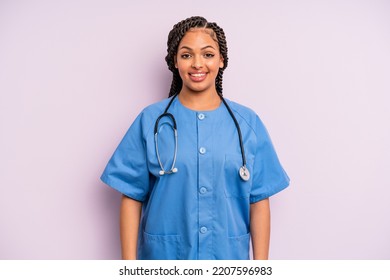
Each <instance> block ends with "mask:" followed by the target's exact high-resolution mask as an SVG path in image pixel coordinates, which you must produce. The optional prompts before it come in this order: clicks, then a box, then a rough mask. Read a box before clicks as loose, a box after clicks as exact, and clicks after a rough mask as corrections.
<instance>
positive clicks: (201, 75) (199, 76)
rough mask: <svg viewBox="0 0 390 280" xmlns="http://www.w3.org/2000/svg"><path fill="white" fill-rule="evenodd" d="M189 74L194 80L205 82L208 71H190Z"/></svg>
mask: <svg viewBox="0 0 390 280" xmlns="http://www.w3.org/2000/svg"><path fill="white" fill-rule="evenodd" d="M189 75H190V79H191V80H192V81H193V82H203V81H204V80H205V79H206V75H207V73H205V72H202V73H189Z"/></svg>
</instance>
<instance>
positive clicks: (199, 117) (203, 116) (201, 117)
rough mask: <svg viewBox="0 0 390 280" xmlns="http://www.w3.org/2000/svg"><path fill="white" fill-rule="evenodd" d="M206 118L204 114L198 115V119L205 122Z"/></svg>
mask: <svg viewBox="0 0 390 280" xmlns="http://www.w3.org/2000/svg"><path fill="white" fill-rule="evenodd" d="M205 117H206V116H205V115H204V114H202V113H200V114H198V119H200V120H203V119H204V118H205Z"/></svg>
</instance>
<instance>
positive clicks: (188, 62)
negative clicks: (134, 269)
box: [101, 17, 289, 259]
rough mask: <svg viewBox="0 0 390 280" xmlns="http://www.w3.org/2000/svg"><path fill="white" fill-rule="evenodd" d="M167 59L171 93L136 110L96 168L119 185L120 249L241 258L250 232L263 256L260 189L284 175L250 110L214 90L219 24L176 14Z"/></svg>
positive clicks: (221, 49) (141, 254)
mask: <svg viewBox="0 0 390 280" xmlns="http://www.w3.org/2000/svg"><path fill="white" fill-rule="evenodd" d="M166 62H167V64H168V68H169V69H170V70H171V71H172V73H173V80H172V86H171V90H170V93H169V96H170V98H168V99H165V100H163V101H161V102H158V103H156V104H152V105H150V106H148V107H147V108H145V109H144V110H143V111H142V112H141V113H140V115H139V116H138V117H137V118H136V120H135V121H134V123H133V124H132V126H131V127H130V129H129V130H128V132H127V133H126V135H125V136H124V138H123V140H122V142H121V143H120V145H119V146H118V148H117V150H116V151H115V153H114V155H113V156H112V158H111V160H110V161H109V163H108V165H107V167H106V169H105V171H104V173H103V175H102V177H101V179H102V180H103V181H104V182H105V183H106V184H108V185H110V186H111V187H113V188H115V189H117V190H118V191H120V192H121V193H122V194H123V197H122V204H121V241H122V257H123V258H124V259H249V240H250V238H251V239H252V248H253V258H254V259H267V258H268V250H269V237H270V208H269V199H268V198H269V197H270V196H271V195H273V194H275V193H277V192H279V191H281V190H282V189H284V188H286V187H287V186H288V184H289V178H288V176H287V175H286V173H285V172H284V170H283V168H282V166H281V165H280V163H279V160H278V158H277V155H276V153H275V150H274V148H273V146H272V143H271V140H270V138H269V136H268V133H267V131H266V129H265V127H264V125H263V124H262V122H261V121H260V119H259V117H258V116H257V115H256V114H255V113H254V112H253V111H252V110H250V109H248V108H246V107H244V106H242V105H239V104H237V103H234V102H232V101H229V100H225V99H224V98H223V97H222V77H223V71H224V69H225V68H226V67H227V64H228V56H227V45H226V39H225V35H224V32H223V30H222V29H221V28H220V27H219V26H218V25H217V24H216V23H210V22H207V20H206V19H204V18H202V17H191V18H188V19H185V20H183V21H181V22H179V23H177V24H176V25H175V26H174V27H173V29H172V30H171V32H170V33H169V36H168V54H167V56H166ZM176 128H177V130H176ZM175 135H177V137H175Z"/></svg>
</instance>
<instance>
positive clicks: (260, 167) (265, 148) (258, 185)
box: [250, 116, 290, 203]
mask: <svg viewBox="0 0 390 280" xmlns="http://www.w3.org/2000/svg"><path fill="white" fill-rule="evenodd" d="M255 133H256V138H257V143H256V145H257V147H256V154H255V159H254V164H253V173H254V174H253V185H252V190H251V194H250V202H251V203H255V202H257V201H260V200H262V199H265V198H268V197H270V196H272V195H274V194H276V193H278V192H280V191H281V190H283V189H285V188H286V187H287V186H288V185H289V183H290V179H289V177H288V175H287V173H286V172H285V171H284V169H283V167H282V165H281V164H280V162H279V159H278V156H277V154H276V151H275V149H274V146H273V144H272V142H271V139H270V137H269V134H268V132H267V129H266V128H265V126H264V124H263V123H262V122H261V120H260V118H259V117H258V116H257V117H256V129H255Z"/></svg>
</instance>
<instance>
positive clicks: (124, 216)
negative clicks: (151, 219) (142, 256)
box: [120, 195, 142, 260]
mask: <svg viewBox="0 0 390 280" xmlns="http://www.w3.org/2000/svg"><path fill="white" fill-rule="evenodd" d="M141 207H142V203H141V202H139V201H136V200H134V199H131V198H128V197H126V196H124V195H123V196H122V204H121V210H120V236H121V244H122V259H124V260H135V259H136V258H137V240H138V229H139V223H140V218H141Z"/></svg>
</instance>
